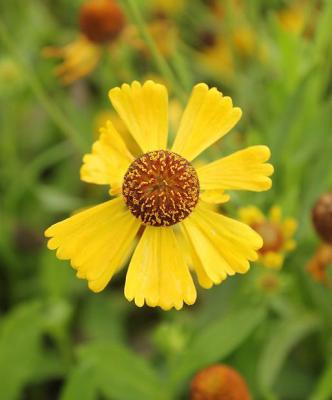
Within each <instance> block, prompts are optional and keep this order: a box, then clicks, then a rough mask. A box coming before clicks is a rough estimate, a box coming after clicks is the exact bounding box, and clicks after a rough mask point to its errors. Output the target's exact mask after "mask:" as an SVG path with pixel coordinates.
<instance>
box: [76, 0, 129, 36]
mask: <svg viewBox="0 0 332 400" xmlns="http://www.w3.org/2000/svg"><path fill="white" fill-rule="evenodd" d="M79 18H80V20H79V21H80V28H81V31H82V32H83V33H84V35H85V36H86V37H87V38H88V39H90V40H91V41H93V42H97V43H104V42H108V41H111V40H113V39H115V38H116V37H117V36H118V35H119V34H120V32H121V31H122V29H123V27H124V24H125V20H124V15H123V12H122V10H121V8H120V7H119V6H118V4H117V3H116V2H115V1H114V0H90V1H88V2H87V3H85V4H83V6H82V7H81V10H80V17H79Z"/></svg>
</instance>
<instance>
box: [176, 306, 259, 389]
mask: <svg viewBox="0 0 332 400" xmlns="http://www.w3.org/2000/svg"><path fill="white" fill-rule="evenodd" d="M264 315H265V312H264V309H262V308H259V307H257V308H245V309H243V310H237V311H236V312H234V313H231V314H229V315H228V316H226V317H223V318H221V319H219V320H217V321H215V322H213V323H211V324H210V325H208V326H206V328H205V329H203V330H202V331H200V332H198V333H197V334H196V335H195V336H194V337H193V339H192V341H191V343H190V342H189V343H188V348H187V350H186V351H185V352H183V353H182V354H181V355H180V356H179V357H177V358H176V360H175V362H174V365H173V366H172V368H171V381H172V384H173V387H178V386H179V385H180V384H181V383H183V381H185V380H186V379H188V378H189V377H190V376H191V375H192V374H193V373H195V372H196V371H198V370H199V369H201V368H204V367H206V366H208V365H210V364H212V363H214V362H217V361H220V360H222V359H223V358H225V357H227V356H228V355H229V354H231V353H232V352H233V351H234V350H235V349H236V348H237V347H239V346H240V345H241V343H243V342H244V340H245V339H246V338H247V337H248V336H249V335H250V334H251V333H252V331H253V330H254V329H255V328H256V326H257V325H258V324H259V323H260V322H261V321H262V320H263V318H264Z"/></svg>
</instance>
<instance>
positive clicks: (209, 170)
mask: <svg viewBox="0 0 332 400" xmlns="http://www.w3.org/2000/svg"><path fill="white" fill-rule="evenodd" d="M270 155H271V153H270V150H269V148H268V147H266V146H251V147H248V148H247V149H244V150H240V151H237V152H236V153H233V154H231V155H230V156H228V157H224V158H221V159H220V160H217V161H214V162H212V163H210V164H207V165H205V166H203V167H200V168H198V169H197V173H198V176H199V181H200V185H201V189H203V190H204V189H205V190H206V189H210V190H225V189H232V190H234V189H241V190H253V191H257V192H258V191H262V190H268V189H270V187H271V185H272V181H271V179H270V178H269V176H270V175H272V174H273V167H272V165H271V164H266V163H265V161H267V160H268V159H269V158H270Z"/></svg>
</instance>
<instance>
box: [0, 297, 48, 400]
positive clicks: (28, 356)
mask: <svg viewBox="0 0 332 400" xmlns="http://www.w3.org/2000/svg"><path fill="white" fill-rule="evenodd" d="M42 330H43V318H42V314H41V305H40V304H38V303H30V304H25V305H23V306H19V307H18V308H16V309H14V310H13V311H12V312H11V313H10V314H8V316H7V317H6V318H5V319H3V320H2V324H1V330H0V376H1V398H3V399H6V400H11V399H17V398H18V397H19V394H20V392H21V390H22V389H23V387H24V385H25V384H26V383H28V382H29V381H30V379H31V377H32V376H33V375H34V370H35V369H36V367H37V364H38V361H39V359H40V357H39V355H40V347H39V346H40V339H41V334H42Z"/></svg>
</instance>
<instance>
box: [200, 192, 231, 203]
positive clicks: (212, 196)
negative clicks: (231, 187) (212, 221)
mask: <svg viewBox="0 0 332 400" xmlns="http://www.w3.org/2000/svg"><path fill="white" fill-rule="evenodd" d="M200 199H201V200H203V201H205V203H209V204H222V203H227V201H229V199H230V196H229V195H228V194H225V192H224V191H223V190H205V191H204V192H202V193H201V194H200Z"/></svg>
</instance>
